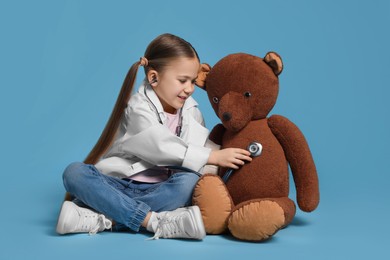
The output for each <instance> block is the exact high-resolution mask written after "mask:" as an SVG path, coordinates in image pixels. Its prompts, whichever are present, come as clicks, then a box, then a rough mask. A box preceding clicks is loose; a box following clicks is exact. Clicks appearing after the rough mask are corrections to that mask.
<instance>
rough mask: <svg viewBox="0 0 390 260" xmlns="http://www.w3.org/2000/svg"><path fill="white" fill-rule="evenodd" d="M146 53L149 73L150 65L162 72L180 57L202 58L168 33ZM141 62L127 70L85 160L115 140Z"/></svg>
mask: <svg viewBox="0 0 390 260" xmlns="http://www.w3.org/2000/svg"><path fill="white" fill-rule="evenodd" d="M144 57H145V58H146V59H147V60H148V64H147V65H146V66H144V69H145V74H146V73H147V72H148V71H149V70H150V69H154V70H156V71H157V72H159V73H161V72H162V71H163V70H164V69H165V67H166V66H167V65H168V63H169V62H171V61H172V60H173V59H176V58H179V57H185V58H197V59H198V60H199V56H198V53H197V52H196V50H195V49H194V47H193V46H192V45H191V44H190V43H189V42H187V41H185V40H184V39H182V38H180V37H178V36H175V35H172V34H168V33H166V34H162V35H160V36H158V37H157V38H155V39H154V40H153V41H152V42H151V43H150V44H149V45H148V47H147V48H146V51H145V54H144ZM140 65H141V62H140V61H137V62H135V63H134V64H133V65H132V66H131V68H130V70H129V72H128V73H127V75H126V77H125V80H124V82H123V85H122V88H121V90H120V92H119V95H118V98H117V100H116V103H115V106H114V109H113V110H112V112H111V116H110V118H109V119H108V122H107V124H106V126H105V127H104V130H103V132H102V134H101V135H100V137H99V139H98V141H97V142H96V144H95V146H94V147H93V149H92V150H91V152H90V153H89V154H88V156H87V158H86V159H85V160H84V162H85V163H87V164H95V163H96V162H97V161H98V160H99V159H100V157H102V156H103V154H104V153H105V152H106V150H107V149H108V148H109V146H110V145H111V143H112V142H113V139H114V136H115V133H116V132H117V129H118V127H119V123H120V120H121V119H122V116H123V113H124V110H125V108H126V107H127V103H128V102H129V99H130V95H131V92H132V91H133V87H134V82H135V79H136V76H137V72H138V68H139V66H140Z"/></svg>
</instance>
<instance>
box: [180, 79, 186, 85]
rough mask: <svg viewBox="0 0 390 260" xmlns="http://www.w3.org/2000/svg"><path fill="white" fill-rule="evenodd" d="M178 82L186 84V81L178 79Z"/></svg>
mask: <svg viewBox="0 0 390 260" xmlns="http://www.w3.org/2000/svg"><path fill="white" fill-rule="evenodd" d="M179 81H180V83H182V84H184V83H186V81H187V80H185V79H179Z"/></svg>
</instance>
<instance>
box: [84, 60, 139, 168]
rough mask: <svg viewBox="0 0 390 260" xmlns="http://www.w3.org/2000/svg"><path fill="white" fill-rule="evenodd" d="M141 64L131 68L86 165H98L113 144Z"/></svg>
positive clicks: (86, 160) (85, 161) (135, 64)
mask: <svg viewBox="0 0 390 260" xmlns="http://www.w3.org/2000/svg"><path fill="white" fill-rule="evenodd" d="M141 62H142V61H138V62H136V63H134V64H133V66H131V68H130V70H129V71H128V72H127V75H126V77H125V80H124V82H123V85H122V88H121V90H120V92H119V95H118V98H117V100H116V103H115V106H114V109H113V110H112V112H111V115H110V118H109V119H108V122H107V124H106V126H105V127H104V130H103V132H102V134H101V135H100V137H99V139H98V141H97V142H96V144H95V146H94V147H93V149H92V150H91V152H90V153H89V154H88V156H87V158H85V160H84V163H86V164H95V163H97V162H98V161H99V159H100V158H101V157H102V156H103V154H104V153H105V152H106V151H107V149H108V148H109V147H110V145H111V144H112V142H113V140H114V136H115V134H116V132H117V130H118V127H119V124H120V122H121V119H122V116H123V113H124V111H125V108H126V106H127V103H128V102H129V99H130V96H131V92H132V91H133V87H134V82H135V79H136V77H137V72H138V68H139V66H140V65H141Z"/></svg>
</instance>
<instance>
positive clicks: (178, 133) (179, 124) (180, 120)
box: [144, 85, 184, 137]
mask: <svg viewBox="0 0 390 260" xmlns="http://www.w3.org/2000/svg"><path fill="white" fill-rule="evenodd" d="M147 87H148V86H147V85H146V86H145V88H144V94H145V96H146V97H147V98H148V100H149V102H150V103H151V104H152V105H153V107H154V111H155V113H156V115H157V118H158V122H159V123H160V124H162V125H163V121H162V119H161V116H160V113H158V110H157V107H156V105H155V104H154V103H153V102H152V100H151V99H150V98H149V96H148V94H147V93H146V88H147ZM153 91H154V90H153ZM183 106H184V104H183ZM182 111H183V108H180V110H179V122H178V124H177V127H176V130H175V134H176V136H179V137H180V135H181V128H182V125H183V117H182Z"/></svg>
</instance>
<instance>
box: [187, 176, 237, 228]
mask: <svg viewBox="0 0 390 260" xmlns="http://www.w3.org/2000/svg"><path fill="white" fill-rule="evenodd" d="M192 200H193V204H194V205H197V206H198V207H199V208H200V211H201V213H202V217H203V223H204V226H205V229H206V232H207V234H221V233H223V232H224V231H225V230H226V229H227V218H228V217H229V215H230V213H231V210H232V208H233V201H232V199H231V197H230V195H229V192H228V190H227V189H226V186H225V184H224V183H223V181H222V180H221V178H220V177H219V176H216V175H211V174H210V175H209V174H207V175H203V176H202V178H200V179H199V181H198V183H197V184H196V186H195V189H194V194H193V197H192Z"/></svg>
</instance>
